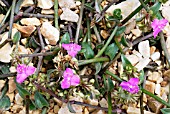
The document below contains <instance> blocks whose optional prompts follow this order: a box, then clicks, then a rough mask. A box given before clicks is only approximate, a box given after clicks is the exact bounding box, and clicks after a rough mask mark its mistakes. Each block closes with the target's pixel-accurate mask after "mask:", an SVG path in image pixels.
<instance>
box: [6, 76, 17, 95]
mask: <svg viewBox="0 0 170 114" xmlns="http://www.w3.org/2000/svg"><path fill="white" fill-rule="evenodd" d="M15 89H16V84H15V82H14V78H10V79H9V82H8V93H13V92H14V91H15Z"/></svg>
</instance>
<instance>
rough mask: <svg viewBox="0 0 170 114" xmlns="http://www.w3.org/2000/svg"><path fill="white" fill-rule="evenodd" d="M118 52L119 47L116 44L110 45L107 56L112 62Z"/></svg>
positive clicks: (106, 52)
mask: <svg viewBox="0 0 170 114" xmlns="http://www.w3.org/2000/svg"><path fill="white" fill-rule="evenodd" d="M117 51H118V47H117V45H116V44H115V43H112V44H110V45H109V46H108V47H107V48H106V51H105V55H108V56H109V57H110V59H111V60H112V59H113V58H114V57H115V55H116V53H117Z"/></svg>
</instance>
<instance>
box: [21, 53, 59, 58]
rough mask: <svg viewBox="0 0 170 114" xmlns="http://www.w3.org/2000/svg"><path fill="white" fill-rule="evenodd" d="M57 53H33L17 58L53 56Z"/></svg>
mask: <svg viewBox="0 0 170 114" xmlns="http://www.w3.org/2000/svg"><path fill="white" fill-rule="evenodd" d="M56 53H57V52H44V53H34V54H20V55H19V57H37V56H48V55H55V54H56Z"/></svg>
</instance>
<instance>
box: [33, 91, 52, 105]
mask: <svg viewBox="0 0 170 114" xmlns="http://www.w3.org/2000/svg"><path fill="white" fill-rule="evenodd" d="M34 100H35V104H36V106H37V107H38V108H43V107H44V106H46V107H48V106H49V104H48V102H47V100H46V99H45V98H44V97H43V96H42V94H40V93H39V92H38V91H36V92H35V94H34Z"/></svg>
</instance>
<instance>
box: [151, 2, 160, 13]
mask: <svg viewBox="0 0 170 114" xmlns="http://www.w3.org/2000/svg"><path fill="white" fill-rule="evenodd" d="M160 7H161V3H160V2H156V3H155V4H154V5H153V6H152V7H151V8H150V10H151V13H152V15H156V14H157V13H158V12H159V9H160Z"/></svg>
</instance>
